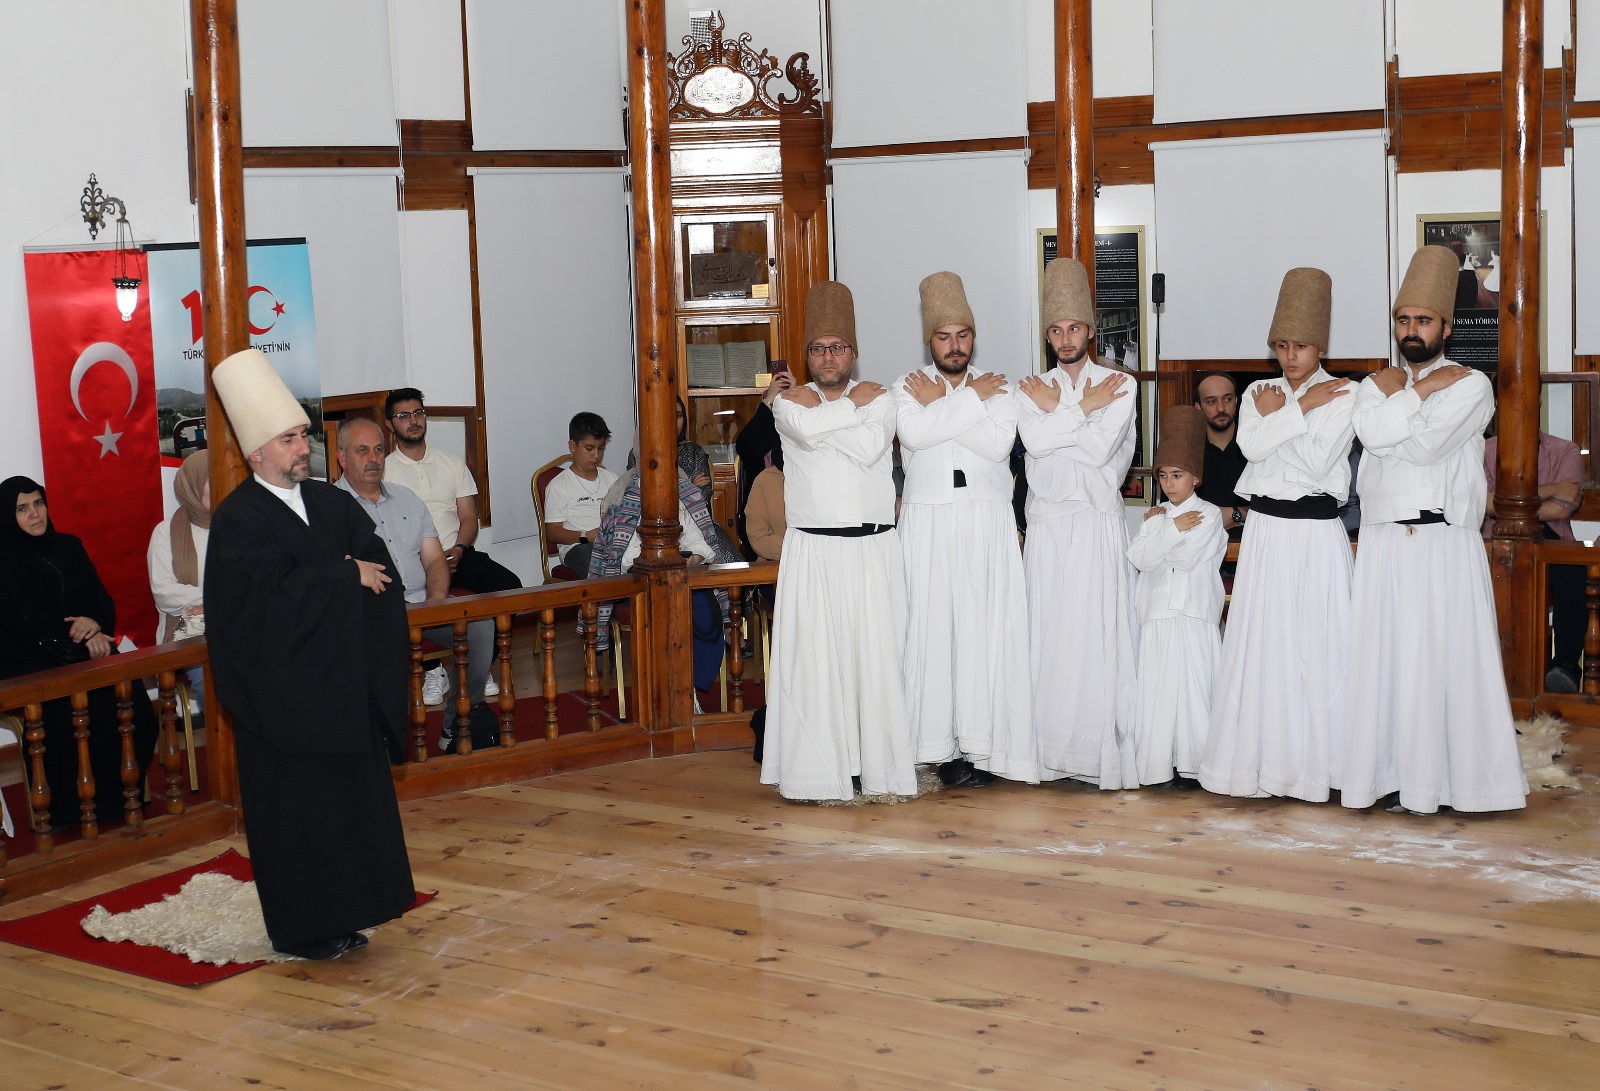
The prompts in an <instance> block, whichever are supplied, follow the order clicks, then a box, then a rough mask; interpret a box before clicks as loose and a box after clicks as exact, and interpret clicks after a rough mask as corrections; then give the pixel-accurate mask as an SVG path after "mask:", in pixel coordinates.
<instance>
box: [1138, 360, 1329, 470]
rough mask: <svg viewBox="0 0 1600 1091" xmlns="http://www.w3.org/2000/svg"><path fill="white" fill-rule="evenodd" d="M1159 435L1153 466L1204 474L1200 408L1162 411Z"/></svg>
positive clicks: (1175, 408) (1204, 456)
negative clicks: (1172, 467)
mask: <svg viewBox="0 0 1600 1091" xmlns="http://www.w3.org/2000/svg"><path fill="white" fill-rule="evenodd" d="M1307 343H1308V344H1309V342H1307ZM1159 436H1160V442H1158V443H1157V444H1156V458H1155V462H1153V463H1152V465H1153V466H1155V468H1156V469H1158V470H1159V469H1161V467H1163V466H1176V467H1177V468H1178V469H1180V470H1188V471H1189V472H1190V473H1192V474H1194V476H1195V477H1197V478H1203V477H1204V476H1205V467H1206V418H1205V416H1204V415H1203V414H1202V413H1201V412H1200V410H1198V409H1196V408H1195V407H1194V406H1192V405H1174V406H1171V407H1170V408H1168V409H1167V411H1166V412H1165V413H1163V414H1161V431H1160V433H1159Z"/></svg>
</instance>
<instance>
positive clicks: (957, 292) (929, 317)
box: [918, 273, 977, 341]
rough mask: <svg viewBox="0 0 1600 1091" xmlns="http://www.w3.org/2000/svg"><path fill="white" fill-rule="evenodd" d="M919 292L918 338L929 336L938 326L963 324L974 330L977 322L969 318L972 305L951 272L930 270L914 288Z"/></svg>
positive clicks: (929, 337) (959, 282) (931, 335)
mask: <svg viewBox="0 0 1600 1091" xmlns="http://www.w3.org/2000/svg"><path fill="white" fill-rule="evenodd" d="M918 291H920V292H921V293H922V339H923V340H924V341H927V340H929V339H931V338H932V337H933V331H934V330H936V329H938V328H939V327H940V326H966V327H967V328H968V329H971V330H972V331H973V332H974V333H976V332H977V326H975V325H974V324H973V321H972V307H971V306H970V305H969V304H968V303H967V289H966V288H965V287H964V286H963V285H962V283H961V278H960V277H958V276H956V275H955V274H954V273H931V274H929V275H928V276H926V277H924V278H923V279H922V285H921V287H920V288H918Z"/></svg>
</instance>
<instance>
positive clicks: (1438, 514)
mask: <svg viewBox="0 0 1600 1091" xmlns="http://www.w3.org/2000/svg"><path fill="white" fill-rule="evenodd" d="M1395 522H1396V523H1398V524H1400V525H1401V526H1403V527H1424V526H1428V525H1429V524H1431V523H1443V522H1447V520H1446V519H1445V517H1444V512H1442V511H1423V512H1418V513H1417V517H1416V518H1415V519H1396V520H1395Z"/></svg>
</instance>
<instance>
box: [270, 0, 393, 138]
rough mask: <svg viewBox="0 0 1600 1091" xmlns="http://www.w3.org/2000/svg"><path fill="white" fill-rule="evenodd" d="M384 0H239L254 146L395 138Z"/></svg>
mask: <svg viewBox="0 0 1600 1091" xmlns="http://www.w3.org/2000/svg"><path fill="white" fill-rule="evenodd" d="M389 49H390V41H389V5H388V2H387V0H339V3H336V4H330V3H327V2H326V0H239V100H240V111H239V112H240V123H241V125H242V126H243V128H244V142H245V144H246V145H247V146H250V147H280V146H302V145H309V146H332V145H355V146H372V145H382V144H398V143H399V142H400V140H399V137H398V136H397V135H396V129H395V123H394V120H395V112H394V78H393V70H392V68H391V66H390V53H389Z"/></svg>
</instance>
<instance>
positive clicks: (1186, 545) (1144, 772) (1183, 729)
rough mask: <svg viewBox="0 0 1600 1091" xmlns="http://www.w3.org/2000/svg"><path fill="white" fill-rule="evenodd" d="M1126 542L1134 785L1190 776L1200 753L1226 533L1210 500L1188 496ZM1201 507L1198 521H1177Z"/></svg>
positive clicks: (1217, 638) (1213, 669) (1217, 642)
mask: <svg viewBox="0 0 1600 1091" xmlns="http://www.w3.org/2000/svg"><path fill="white" fill-rule="evenodd" d="M1163 507H1165V508H1166V513H1165V514H1162V515H1152V516H1150V517H1149V518H1148V519H1146V520H1145V521H1144V523H1143V524H1142V525H1140V527H1139V533H1138V534H1136V535H1134V538H1133V541H1132V543H1130V544H1129V546H1128V560H1129V561H1130V562H1131V563H1132V564H1133V567H1135V568H1137V569H1138V570H1139V587H1138V594H1137V596H1136V599H1135V602H1136V605H1137V609H1138V614H1139V712H1138V719H1137V721H1136V730H1135V731H1134V737H1135V739H1136V740H1137V747H1136V751H1137V755H1138V769H1139V783H1140V784H1164V783H1165V782H1167V781H1169V780H1171V779H1172V775H1173V773H1174V772H1177V773H1181V774H1183V775H1184V776H1186V777H1193V776H1194V775H1195V774H1196V772H1197V771H1198V770H1199V768H1200V756H1201V755H1202V754H1203V753H1205V747H1206V728H1207V725H1208V724H1209V722H1210V719H1211V685H1212V682H1213V680H1214V678H1215V676H1216V673H1217V656H1218V654H1219V652H1220V650H1221V646H1222V641H1221V631H1220V629H1219V627H1218V623H1219V622H1220V621H1221V620H1222V603H1223V599H1224V591H1223V587H1222V571H1221V569H1222V558H1223V556H1224V555H1225V554H1226V553H1227V552H1228V532H1227V530H1225V529H1224V528H1223V526H1222V512H1221V511H1220V510H1219V509H1218V508H1217V506H1216V505H1215V504H1211V503H1208V502H1206V501H1204V500H1202V499H1200V497H1199V496H1198V495H1194V494H1191V495H1190V496H1189V498H1188V499H1187V500H1185V501H1184V502H1183V503H1181V504H1171V503H1168V504H1164V505H1163ZM1191 511H1193V512H1199V513H1200V525H1199V526H1196V527H1190V528H1189V529H1188V530H1179V529H1178V527H1177V523H1176V520H1177V518H1178V516H1180V515H1183V514H1185V513H1187V512H1191Z"/></svg>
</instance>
